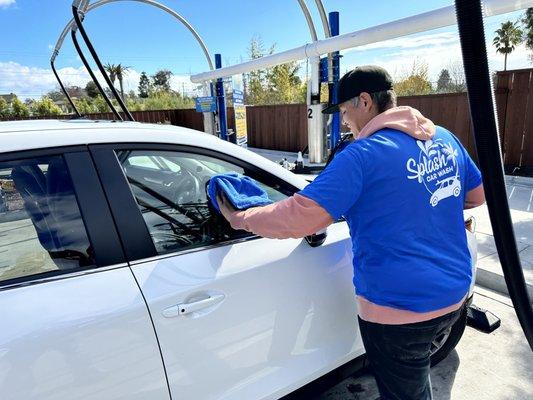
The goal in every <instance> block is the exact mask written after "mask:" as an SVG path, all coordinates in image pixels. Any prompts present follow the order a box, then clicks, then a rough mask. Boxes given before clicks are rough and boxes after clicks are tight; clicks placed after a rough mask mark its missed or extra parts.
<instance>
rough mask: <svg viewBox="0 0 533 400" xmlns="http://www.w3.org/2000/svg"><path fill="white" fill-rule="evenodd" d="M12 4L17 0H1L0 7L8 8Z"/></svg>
mask: <svg viewBox="0 0 533 400" xmlns="http://www.w3.org/2000/svg"><path fill="white" fill-rule="evenodd" d="M12 4H15V0H0V8H7V7H9V6H10V5H12Z"/></svg>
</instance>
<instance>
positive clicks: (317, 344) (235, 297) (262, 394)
mask: <svg viewBox="0 0 533 400" xmlns="http://www.w3.org/2000/svg"><path fill="white" fill-rule="evenodd" d="M92 152H93V157H94V158H95V160H96V163H97V167H98V170H99V172H100V173H101V174H104V175H105V176H106V177H105V178H103V179H102V180H103V182H104V185H105V186H106V192H107V194H108V197H109V199H110V204H111V207H112V209H113V211H114V212H116V213H119V214H122V215H124V219H123V220H121V218H120V217H118V218H117V217H116V220H117V226H118V227H119V230H120V233H121V235H122V237H123V242H124V243H125V246H126V248H128V247H129V248H130V249H129V251H130V252H131V253H133V252H134V251H137V252H139V251H140V250H139V248H138V246H128V244H127V243H130V242H131V243H137V244H138V245H141V244H142V243H147V242H148V243H149V246H148V247H150V248H149V249H146V250H145V254H144V257H137V258H135V256H130V260H131V261H130V263H131V268H132V271H133V273H134V275H135V278H136V279H137V281H138V282H139V285H140V287H141V290H142V292H143V295H144V296H145V298H146V301H147V303H148V307H149V309H150V311H151V314H152V317H153V321H154V325H155V327H156V331H157V335H158V337H159V340H160V345H161V350H162V354H163V359H164V362H165V366H166V371H167V375H168V380H169V385H170V388H171V393H172V396H173V398H180V399H264V398H277V397H281V396H282V395H284V394H286V393H288V392H290V391H292V390H294V389H296V388H297V387H299V386H302V385H303V384H305V383H308V382H309V381H311V380H313V379H315V378H317V377H318V376H321V375H322V374H324V373H326V372H328V371H329V370H332V369H334V368H336V367H338V366H340V365H342V364H343V363H345V362H347V361H349V360H351V359H353V358H354V357H355V356H357V355H360V354H361V353H362V352H363V349H362V343H361V340H360V336H359V334H358V331H357V324H356V306H355V302H354V294H353V287H352V283H351V281H352V267H351V243H350V241H349V235H348V229H347V227H346V225H345V223H343V222H341V223H337V224H334V225H332V226H331V227H330V228H329V229H328V236H327V239H326V241H325V242H324V243H323V244H322V245H321V246H319V247H317V248H311V247H310V246H309V245H308V244H307V243H306V241H305V240H296V239H287V240H273V239H265V238H259V237H256V236H253V235H250V234H248V233H246V232H243V231H239V232H237V231H233V230H232V229H231V228H230V227H229V226H228V225H227V223H226V222H225V220H224V219H223V218H221V217H220V216H218V215H217V214H216V213H215V212H213V210H212V209H211V207H210V205H209V202H208V200H207V197H206V193H205V185H206V183H207V181H208V180H209V178H210V177H211V176H212V175H214V174H215V173H220V172H229V171H236V172H239V173H244V174H248V175H250V176H252V177H253V178H255V179H257V180H258V181H260V183H262V185H263V187H264V188H265V189H266V190H267V192H268V193H269V195H270V197H271V198H272V199H274V200H278V199H281V198H284V197H285V196H287V195H290V194H292V193H293V192H294V191H295V190H296V188H294V187H292V186H290V185H288V184H287V183H285V182H283V181H280V180H279V179H277V178H275V177H274V176H272V175H271V174H269V173H268V172H267V171H261V170H258V169H257V168H254V167H253V166H251V165H248V164H246V163H245V162H243V161H241V160H238V159H235V158H233V157H230V156H228V155H226V154H221V153H217V152H214V151H210V150H206V149H200V148H192V147H184V146H176V145H172V146H165V145H149V144H137V145H133V144H120V145H115V146H95V147H93V148H92ZM149 160H152V161H153V160H157V161H156V162H155V164H159V165H164V166H165V167H164V168H161V177H160V178H154V176H155V175H154V173H153V171H150V173H149V177H150V178H149V179H144V178H143V176H142V174H141V173H140V172H141V170H142V168H141V169H140V168H138V167H139V165H140V166H141V167H146V166H147V165H148V164H150V163H151V161H149ZM132 161H133V162H132ZM114 168H115V169H114ZM116 168H119V169H120V173H117V172H116ZM166 169H171V170H174V171H175V174H174V175H175V177H174V179H170V180H169V179H168V178H169V177H168V174H167V173H166ZM112 171H115V172H112ZM147 176H148V175H147ZM124 178H126V179H124ZM126 180H127V182H126ZM169 188H174V189H175V190H174V191H173V192H171V193H170V194H169V190H168V189H169ZM123 192H128V194H129V196H130V199H129V201H128V200H127V199H126V197H125V196H124V195H122V194H120V193H123ZM115 196H117V199H116V200H115V199H114V197H115ZM125 209H127V210H128V213H127V218H126V215H125V214H126V212H125V211H124V210H125ZM134 210H136V216H134V212H133V211H134ZM121 224H124V227H123V228H121ZM135 224H137V225H135ZM144 247H146V246H144ZM150 254H152V256H151V257H150Z"/></svg>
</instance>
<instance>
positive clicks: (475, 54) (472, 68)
mask: <svg viewBox="0 0 533 400" xmlns="http://www.w3.org/2000/svg"><path fill="white" fill-rule="evenodd" d="M455 9H456V13H457V23H458V25H459V36H460V39H461V50H462V53H463V62H464V69H465V76H466V85H467V88H468V102H469V104H470V115H471V116H472V124H473V126H474V136H475V139H476V148H477V154H478V159H479V165H480V168H481V172H482V174H483V183H484V188H485V196H486V199H487V206H488V209H489V215H490V221H491V224H492V228H493V231H494V239H495V241H496V248H497V249H498V255H499V257H500V262H501V265H502V269H503V275H504V277H505V282H506V284H507V288H508V290H509V295H510V297H511V300H512V302H513V305H514V308H515V311H516V315H517V316H518V320H519V321H520V324H521V325H522V329H523V331H524V334H525V336H526V338H527V340H528V342H529V346H530V347H531V349H532V350H533V310H532V308H531V303H530V300H529V296H528V293H527V288H526V282H525V279H524V273H523V270H522V266H521V265H520V257H519V255H518V251H517V248H516V240H515V236H514V231H513V223H512V220H511V213H510V211H509V204H508V202H507V192H506V189H505V180H504V172H503V163H502V155H501V150H500V141H499V139H498V125H497V122H496V113H495V110H494V100H493V92H492V86H491V80H490V75H489V66H488V62H487V49H486V46H485V34H484V30H483V14H482V9H481V1H480V0H455Z"/></svg>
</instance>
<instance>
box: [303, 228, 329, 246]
mask: <svg viewBox="0 0 533 400" xmlns="http://www.w3.org/2000/svg"><path fill="white" fill-rule="evenodd" d="M327 237H328V232H327V231H326V230H325V229H324V230H322V231H320V232H317V233H315V234H313V235H309V236H306V237H305V240H306V242H307V243H308V244H309V246H311V247H318V246H320V245H321V244H322V243H324V242H325V241H326V238H327Z"/></svg>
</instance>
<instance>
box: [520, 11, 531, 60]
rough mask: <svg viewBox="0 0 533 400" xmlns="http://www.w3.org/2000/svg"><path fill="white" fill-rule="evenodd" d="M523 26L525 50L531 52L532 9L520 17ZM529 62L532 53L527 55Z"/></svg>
mask: <svg viewBox="0 0 533 400" xmlns="http://www.w3.org/2000/svg"><path fill="white" fill-rule="evenodd" d="M522 23H523V24H524V41H525V42H526V48H527V49H528V50H530V51H532V52H533V8H528V9H527V10H526V12H525V14H524V16H523V17H522ZM529 61H533V53H532V54H530V55H529Z"/></svg>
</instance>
